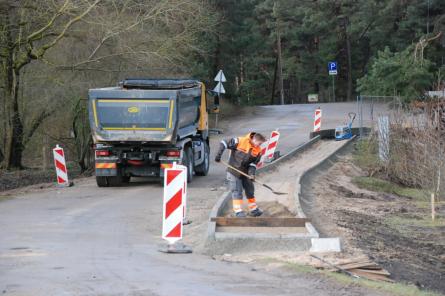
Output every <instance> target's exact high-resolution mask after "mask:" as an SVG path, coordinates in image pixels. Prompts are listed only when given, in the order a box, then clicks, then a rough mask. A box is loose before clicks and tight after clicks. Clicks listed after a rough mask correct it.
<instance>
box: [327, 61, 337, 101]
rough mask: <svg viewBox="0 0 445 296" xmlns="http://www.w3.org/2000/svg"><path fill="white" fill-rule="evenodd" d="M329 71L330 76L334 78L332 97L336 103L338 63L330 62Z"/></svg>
mask: <svg viewBox="0 0 445 296" xmlns="http://www.w3.org/2000/svg"><path fill="white" fill-rule="evenodd" d="M328 71H329V75H330V76H332V97H333V101H334V102H335V75H337V74H338V71H337V62H336V61H332V62H328Z"/></svg>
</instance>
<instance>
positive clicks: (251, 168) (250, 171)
mask: <svg viewBox="0 0 445 296" xmlns="http://www.w3.org/2000/svg"><path fill="white" fill-rule="evenodd" d="M255 173H256V167H254V166H249V168H248V169H247V174H248V175H249V176H251V177H252V179H253V180H255Z"/></svg>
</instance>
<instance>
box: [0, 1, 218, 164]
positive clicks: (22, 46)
mask: <svg viewBox="0 0 445 296" xmlns="http://www.w3.org/2000/svg"><path fill="white" fill-rule="evenodd" d="M0 1H1V2H0V57H1V66H2V67H1V73H0V82H1V85H0V87H1V90H2V92H3V95H2V102H1V106H2V108H0V110H1V111H2V117H1V118H2V119H3V121H2V122H1V124H2V126H4V134H2V137H3V138H4V143H3V145H1V146H2V147H3V151H4V153H3V154H4V160H3V163H2V166H3V167H4V168H7V169H10V168H20V167H21V166H22V154H23V150H24V148H25V146H26V144H27V143H28V142H29V140H30V139H31V138H32V136H33V135H34V133H35V131H36V130H37V129H38V128H39V127H40V126H41V125H42V123H43V122H44V121H45V120H46V119H47V118H48V117H50V116H51V115H53V114H54V112H55V110H56V109H57V108H58V105H57V104H56V103H51V104H49V105H46V106H44V107H43V108H41V109H39V110H35V109H34V110H32V112H28V113H26V112H25V110H24V107H23V106H27V105H30V106H32V102H29V101H27V98H25V97H23V98H21V97H20V93H19V89H20V84H21V82H22V81H23V72H24V70H25V69H26V68H28V67H29V66H30V65H31V64H34V63H33V61H39V62H40V65H42V69H45V67H43V65H46V66H47V67H49V68H52V71H58V72H59V73H60V72H61V71H68V72H70V73H72V75H73V76H74V75H76V74H74V72H78V73H79V72H80V73H82V75H84V76H88V74H86V73H87V72H91V73H94V75H96V76H97V75H98V73H100V72H107V73H118V74H122V73H134V72H141V73H147V72H149V71H150V70H153V69H156V68H163V67H166V66H167V68H169V69H171V68H173V67H176V68H178V69H180V68H181V67H182V69H180V70H182V71H178V72H183V73H185V72H186V70H185V69H184V67H185V65H187V58H188V55H189V54H190V52H198V53H203V52H202V50H201V47H200V46H199V44H198V38H199V34H200V33H202V32H203V31H206V30H211V28H212V19H211V14H209V13H208V11H206V5H205V2H204V1H200V0H158V1H154V0H147V1H138V0H122V1H118V0H95V1H93V0H91V1H88V0H61V1H45V0H33V1H31V0H0ZM82 75H81V76H82ZM116 76H118V75H116ZM84 79H86V77H84ZM97 80H99V81H100V80H101V79H100V78H98V79H97ZM90 81H91V80H90ZM83 86H84V87H85V85H83ZM59 88H60V87H59ZM85 93H86V90H84V91H83V92H82V93H81V94H79V95H85ZM29 109H30V108H28V109H27V110H29ZM1 146H0V147H1ZM0 152H1V149H0Z"/></svg>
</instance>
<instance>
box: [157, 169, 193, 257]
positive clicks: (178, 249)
mask: <svg viewBox="0 0 445 296" xmlns="http://www.w3.org/2000/svg"><path fill="white" fill-rule="evenodd" d="M186 184H187V168H186V167H185V166H182V165H177V164H176V163H174V164H173V167H172V168H167V169H165V171H164V201H163V211H162V238H163V239H165V240H166V241H167V242H168V246H167V248H166V249H160V251H161V252H165V253H191V249H190V248H188V247H186V246H185V245H184V244H180V243H178V241H179V240H181V239H182V236H183V221H184V215H185V211H186V209H185V206H186V194H187V190H186Z"/></svg>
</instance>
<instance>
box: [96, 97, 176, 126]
mask: <svg viewBox="0 0 445 296" xmlns="http://www.w3.org/2000/svg"><path fill="white" fill-rule="evenodd" d="M172 109H173V101H170V100H168V99H164V100H162V99H159V100H158V99H153V100H147V99H145V100H133V99H131V100H130V99H128V100H126V99H98V100H97V101H96V110H95V116H96V118H95V119H96V122H98V123H99V124H100V126H101V127H102V128H103V129H104V130H125V129H131V130H134V129H136V130H165V129H166V128H171V120H172V111H173V110H172Z"/></svg>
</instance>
